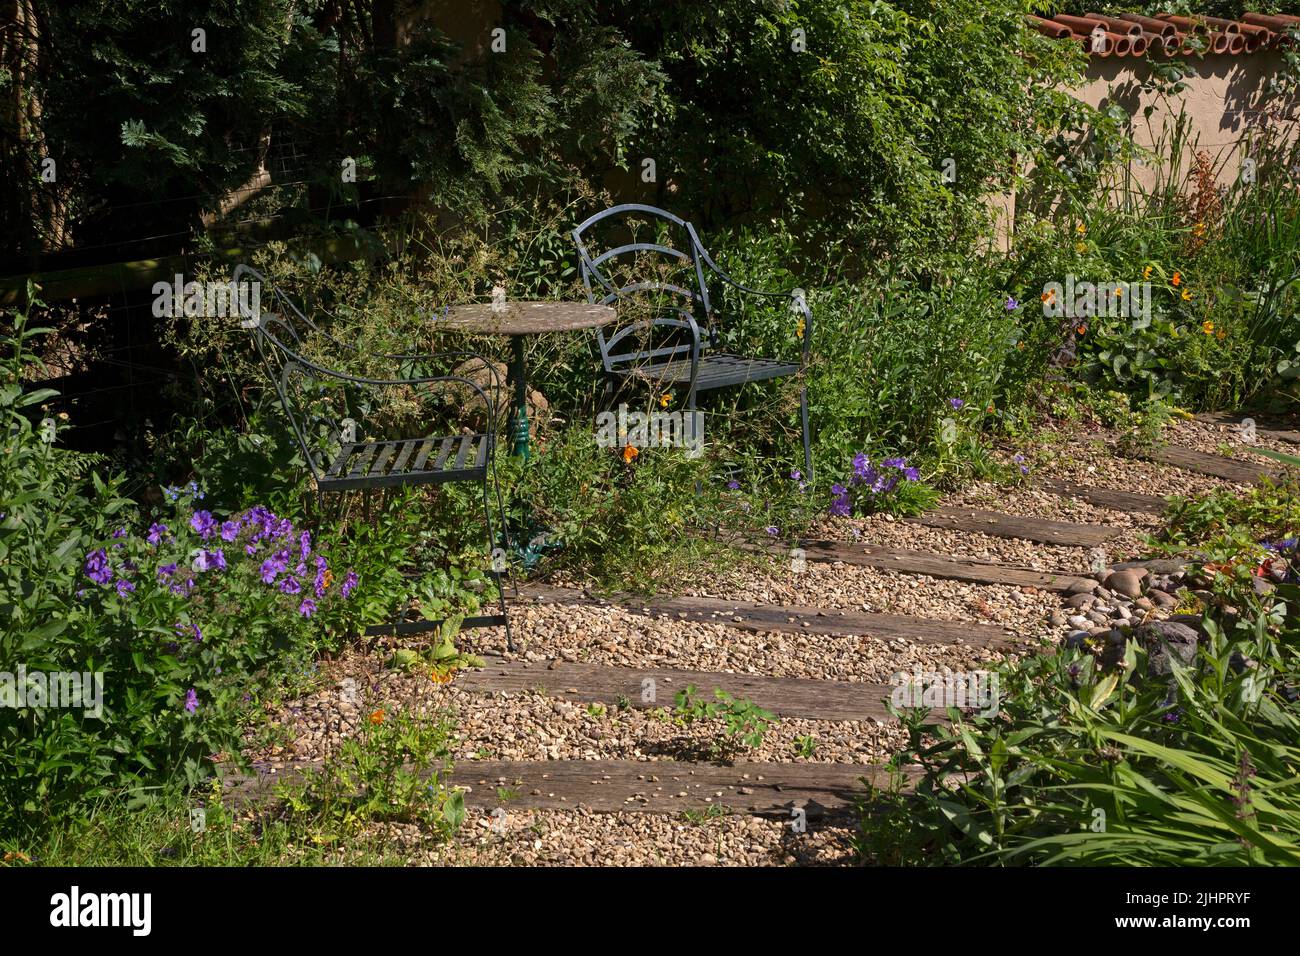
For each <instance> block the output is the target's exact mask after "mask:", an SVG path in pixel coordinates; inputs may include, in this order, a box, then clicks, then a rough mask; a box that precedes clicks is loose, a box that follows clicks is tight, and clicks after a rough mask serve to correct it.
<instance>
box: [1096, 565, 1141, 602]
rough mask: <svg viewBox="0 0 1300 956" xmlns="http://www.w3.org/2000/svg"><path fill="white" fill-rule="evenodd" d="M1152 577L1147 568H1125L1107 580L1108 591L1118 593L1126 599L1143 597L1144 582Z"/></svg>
mask: <svg viewBox="0 0 1300 956" xmlns="http://www.w3.org/2000/svg"><path fill="white" fill-rule="evenodd" d="M1149 575H1150V572H1149V571H1147V569H1146V568H1124V569H1123V570H1122V571H1115V572H1113V573H1112V574H1111V575H1110V576H1109V577H1107V578H1106V587H1107V589H1108V590H1111V591H1117V592H1119V593H1120V594H1123V595H1124V596H1125V597H1131V598H1136V597H1141V596H1142V581H1143V580H1144V579H1145V578H1147V577H1148V576H1149Z"/></svg>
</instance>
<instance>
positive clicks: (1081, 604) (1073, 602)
mask: <svg viewBox="0 0 1300 956" xmlns="http://www.w3.org/2000/svg"><path fill="white" fill-rule="evenodd" d="M1096 600H1097V599H1096V598H1095V597H1093V596H1092V595H1091V594H1074V595H1071V597H1070V599H1069V600H1068V601H1066V602H1065V605H1066V607H1072V608H1074V609H1075V610H1078V611H1081V610H1083V609H1084V608H1086V607H1088V606H1089V605H1090V604H1092V603H1093V602H1094V601H1096Z"/></svg>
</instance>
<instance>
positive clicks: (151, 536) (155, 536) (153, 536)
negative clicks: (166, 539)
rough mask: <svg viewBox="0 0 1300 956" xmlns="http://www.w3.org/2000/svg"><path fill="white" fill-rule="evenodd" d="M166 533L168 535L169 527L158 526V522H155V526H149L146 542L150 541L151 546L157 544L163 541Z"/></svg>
mask: <svg viewBox="0 0 1300 956" xmlns="http://www.w3.org/2000/svg"><path fill="white" fill-rule="evenodd" d="M166 533H167V526H166V525H165V524H158V523H157V522H154V523H153V524H151V525H149V533H148V534H147V535H146V536H145V540H146V541H148V542H149V543H150V544H157V543H158V542H159V541H161V540H162V538H163V535H165V534H166Z"/></svg>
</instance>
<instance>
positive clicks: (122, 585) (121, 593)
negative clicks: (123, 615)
mask: <svg viewBox="0 0 1300 956" xmlns="http://www.w3.org/2000/svg"><path fill="white" fill-rule="evenodd" d="M113 587H115V588H117V596H118V597H126V596H127V595H128V594H130V593H131V592H132V591H134V590H135V585H134V584H132V583H131V582H130V581H127V580H124V579H119V580H118V581H117V582H115V583H114V585H113Z"/></svg>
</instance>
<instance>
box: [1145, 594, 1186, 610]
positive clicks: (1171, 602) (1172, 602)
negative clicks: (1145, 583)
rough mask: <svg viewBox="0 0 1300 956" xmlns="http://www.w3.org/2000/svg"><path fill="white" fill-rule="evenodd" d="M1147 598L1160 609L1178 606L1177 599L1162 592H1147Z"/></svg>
mask: <svg viewBox="0 0 1300 956" xmlns="http://www.w3.org/2000/svg"><path fill="white" fill-rule="evenodd" d="M1147 598H1148V599H1150V600H1152V601H1155V603H1156V604H1157V605H1158V606H1160V607H1175V606H1176V605H1177V604H1178V598H1176V597H1174V596H1173V595H1172V594H1166V593H1165V592H1164V591H1148V592H1147Z"/></svg>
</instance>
